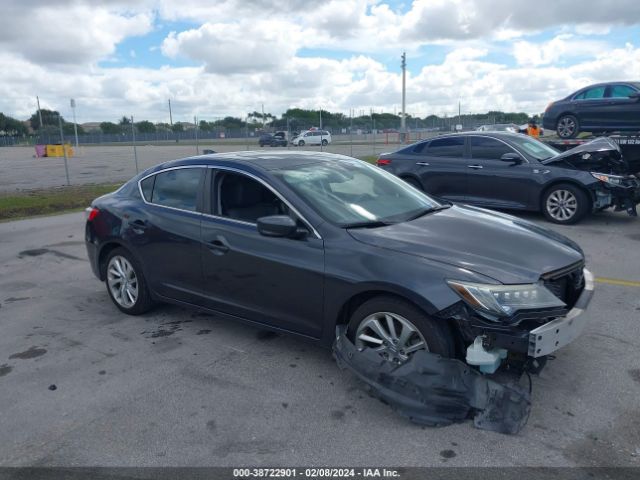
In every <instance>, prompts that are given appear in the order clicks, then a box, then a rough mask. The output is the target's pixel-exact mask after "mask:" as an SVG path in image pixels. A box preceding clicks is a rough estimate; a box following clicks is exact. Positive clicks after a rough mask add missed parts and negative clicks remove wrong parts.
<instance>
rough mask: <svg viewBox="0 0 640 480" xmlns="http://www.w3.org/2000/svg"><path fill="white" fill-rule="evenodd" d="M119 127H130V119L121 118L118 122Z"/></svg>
mask: <svg viewBox="0 0 640 480" xmlns="http://www.w3.org/2000/svg"><path fill="white" fill-rule="evenodd" d="M118 124H119V125H123V126H125V125H131V119H130V118H129V117H125V116H123V117H122V118H121V119H120V121H119V122H118Z"/></svg>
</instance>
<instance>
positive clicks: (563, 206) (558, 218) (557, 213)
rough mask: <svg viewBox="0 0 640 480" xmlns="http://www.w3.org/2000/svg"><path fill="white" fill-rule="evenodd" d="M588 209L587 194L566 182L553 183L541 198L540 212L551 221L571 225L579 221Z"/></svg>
mask: <svg viewBox="0 0 640 480" xmlns="http://www.w3.org/2000/svg"><path fill="white" fill-rule="evenodd" d="M588 211H589V198H588V197H587V194H586V193H585V192H584V191H582V190H581V189H580V188H578V187H576V186H574V185H570V184H568V183H562V184H559V185H554V186H553V187H551V188H550V189H549V190H547V191H546V192H545V194H544V197H543V199H542V212H543V213H544V216H545V217H547V220H549V221H551V222H553V223H558V224H564V225H571V224H573V223H576V222H578V221H580V220H581V219H582V218H583V217H584V216H585V215H586V214H587V213H588Z"/></svg>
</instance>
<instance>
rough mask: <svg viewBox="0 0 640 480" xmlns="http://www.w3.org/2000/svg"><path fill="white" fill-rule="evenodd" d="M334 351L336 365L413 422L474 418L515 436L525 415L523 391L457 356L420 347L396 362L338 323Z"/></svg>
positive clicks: (485, 427)
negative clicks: (362, 343) (366, 346)
mask: <svg viewBox="0 0 640 480" xmlns="http://www.w3.org/2000/svg"><path fill="white" fill-rule="evenodd" d="M333 352H334V354H335V357H336V361H337V362H338V366H339V367H340V368H343V369H344V368H347V369H349V370H350V371H351V372H353V373H354V374H355V375H356V376H357V377H358V378H360V379H361V380H362V381H364V382H365V383H366V384H367V385H368V386H369V387H370V388H371V390H372V393H373V394H374V395H375V396H377V397H378V398H380V399H381V400H382V401H383V402H384V403H386V404H388V405H390V406H391V407H392V408H393V409H394V410H396V411H397V412H398V413H399V414H400V415H402V416H404V417H406V418H408V419H409V420H410V421H412V422H414V423H418V424H422V425H429V426H446V425H451V424H452V423H455V422H462V421H464V420H466V419H468V418H473V423H474V425H475V426H476V427H477V428H480V429H483V430H491V431H494V432H499V433H507V434H515V433H518V432H519V431H520V430H521V429H522V428H523V427H524V426H525V425H526V423H527V420H528V418H529V412H530V411H531V400H530V395H529V393H528V392H527V391H525V390H522V389H521V388H520V387H518V386H516V385H506V384H501V383H498V382H496V381H494V380H492V379H490V378H488V377H487V376H484V375H482V374H481V373H480V372H478V371H477V370H475V369H473V368H471V367H469V365H467V364H465V363H464V362H461V361H460V360H455V359H450V358H443V357H441V356H440V355H436V354H434V353H430V352H426V351H418V352H416V353H415V354H414V355H412V356H411V357H410V358H409V360H408V361H407V362H406V363H404V364H402V365H399V366H396V365H393V364H391V363H389V362H387V361H385V360H384V359H382V358H381V357H380V356H379V355H378V354H377V353H375V352H374V351H373V350H371V349H364V350H362V351H359V350H358V349H357V348H356V347H355V345H354V344H353V343H352V342H351V341H350V340H349V339H348V338H347V336H346V328H345V327H344V326H342V325H340V326H338V327H337V329H336V341H335V342H334V345H333Z"/></svg>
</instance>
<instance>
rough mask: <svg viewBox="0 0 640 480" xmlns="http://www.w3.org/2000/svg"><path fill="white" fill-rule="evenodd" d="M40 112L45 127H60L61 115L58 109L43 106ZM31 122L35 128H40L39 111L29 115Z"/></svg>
mask: <svg viewBox="0 0 640 480" xmlns="http://www.w3.org/2000/svg"><path fill="white" fill-rule="evenodd" d="M40 113H41V115H42V125H43V126H44V127H45V128H46V127H58V117H59V116H60V113H59V112H58V111H56V110H47V109H46V108H41V109H40ZM29 123H30V124H31V128H33V129H34V130H40V117H39V115H38V112H37V111H36V112H35V113H34V114H33V115H31V116H30V117H29ZM62 123H64V118H63V119H62Z"/></svg>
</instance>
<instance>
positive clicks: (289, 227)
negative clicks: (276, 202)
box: [258, 215, 298, 237]
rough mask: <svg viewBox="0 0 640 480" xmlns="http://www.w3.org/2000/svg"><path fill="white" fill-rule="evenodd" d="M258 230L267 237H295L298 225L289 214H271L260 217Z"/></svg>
mask: <svg viewBox="0 0 640 480" xmlns="http://www.w3.org/2000/svg"><path fill="white" fill-rule="evenodd" d="M258 232H259V233H260V235H264V236H265V237H295V236H297V233H298V225H296V222H295V221H294V220H293V218H291V217H289V216H288V215H269V216H268V217H260V218H259V219H258Z"/></svg>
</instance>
